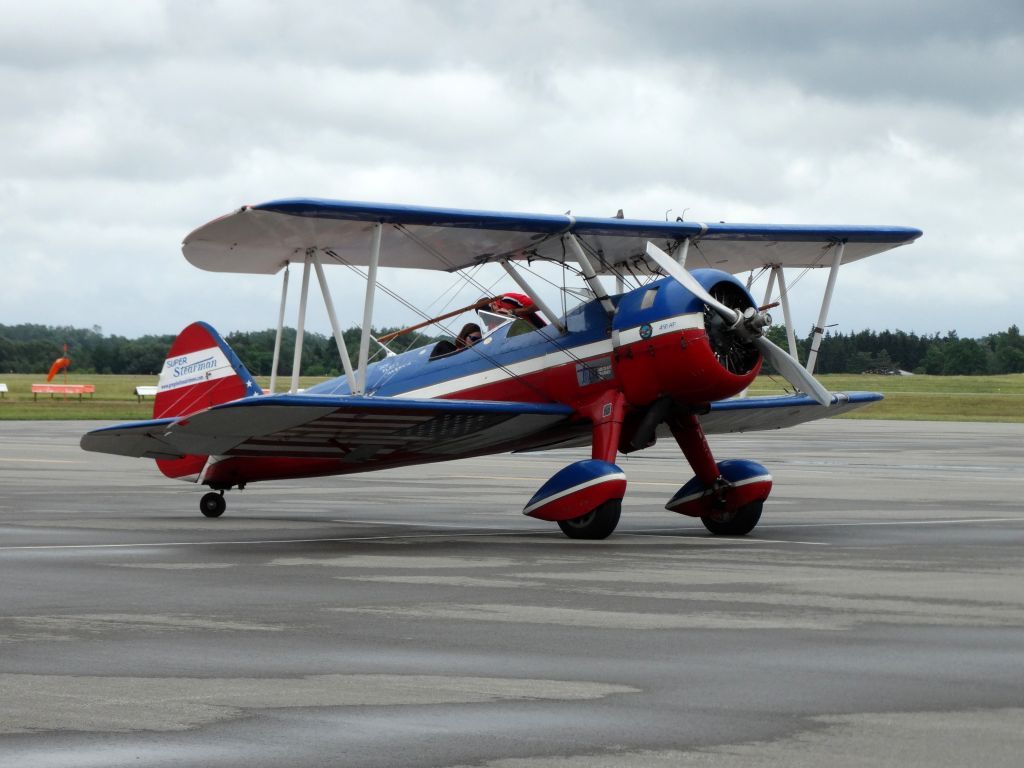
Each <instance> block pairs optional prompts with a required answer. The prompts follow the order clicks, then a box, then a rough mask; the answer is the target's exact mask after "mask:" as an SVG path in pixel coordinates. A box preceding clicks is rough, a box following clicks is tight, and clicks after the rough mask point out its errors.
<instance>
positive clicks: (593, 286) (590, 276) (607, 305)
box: [563, 233, 615, 317]
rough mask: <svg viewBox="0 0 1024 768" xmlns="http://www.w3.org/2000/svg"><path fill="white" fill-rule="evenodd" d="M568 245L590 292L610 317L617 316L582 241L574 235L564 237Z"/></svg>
mask: <svg viewBox="0 0 1024 768" xmlns="http://www.w3.org/2000/svg"><path fill="white" fill-rule="evenodd" d="M563 238H564V240H565V242H566V243H568V245H569V247H570V248H571V249H572V252H573V254H575V256H576V262H577V263H578V264H579V265H580V269H582V270H583V277H584V279H585V280H586V281H587V285H589V286H590V290H592V291H593V292H594V295H595V296H596V297H597V299H598V301H600V302H601V306H602V307H604V311H605V313H607V315H608V317H611V316H612V315H614V314H615V305H614V304H612V300H611V299H609V298H608V292H607V291H605V289H604V286H603V285H601V281H600V280H599V279H598V277H597V272H595V271H594V265H593V264H591V263H590V259H588V258H587V254H585V253H584V252H583V247H582V246H581V245H580V241H579V240H577V239H576V236H575V235H573V234H572V233H570V234H567V235H564V236H563Z"/></svg>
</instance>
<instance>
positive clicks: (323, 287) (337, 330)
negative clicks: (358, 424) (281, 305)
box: [313, 251, 356, 392]
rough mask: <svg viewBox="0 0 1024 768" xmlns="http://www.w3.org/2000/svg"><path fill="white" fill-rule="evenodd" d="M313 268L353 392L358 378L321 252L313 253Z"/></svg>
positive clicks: (350, 389)
mask: <svg viewBox="0 0 1024 768" xmlns="http://www.w3.org/2000/svg"><path fill="white" fill-rule="evenodd" d="M313 266H314V267H316V279H317V280H318V281H319V283H320V293H322V294H323V297H324V306H325V307H326V308H327V317H328V318H329V319H330V321H331V330H332V331H334V343H335V344H337V345H338V355H339V356H340V357H341V366H342V368H344V369H345V378H346V379H348V388H349V391H350V392H353V391H355V388H356V377H355V374H354V373H353V372H352V361H351V360H349V359H348V348H347V347H346V346H345V337H344V335H343V334H342V332H341V326H340V325H338V316H337V315H336V314H335V312H334V301H333V300H332V299H331V291H330V289H328V287H327V278H326V277H324V266H323V264H321V263H320V252H319V251H314V253H313Z"/></svg>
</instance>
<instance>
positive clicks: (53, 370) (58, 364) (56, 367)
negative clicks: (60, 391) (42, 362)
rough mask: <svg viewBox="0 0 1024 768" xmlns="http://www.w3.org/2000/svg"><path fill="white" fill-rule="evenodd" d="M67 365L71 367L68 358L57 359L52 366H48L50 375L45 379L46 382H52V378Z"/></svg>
mask: <svg viewBox="0 0 1024 768" xmlns="http://www.w3.org/2000/svg"><path fill="white" fill-rule="evenodd" d="M69 365H71V358H70V357H58V358H57V359H56V360H54V361H53V365H51V366H50V374H49V375H48V376H47V377H46V380H47V381H53V377H54V376H56V375H57V374H58V373H60V371H62V370H63V369H65V368H67V367H68V366H69Z"/></svg>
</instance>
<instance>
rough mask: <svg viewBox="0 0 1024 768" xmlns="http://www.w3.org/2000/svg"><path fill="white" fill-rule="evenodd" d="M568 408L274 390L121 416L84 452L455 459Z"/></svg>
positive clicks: (526, 439) (527, 434) (518, 435)
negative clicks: (170, 411)
mask: <svg viewBox="0 0 1024 768" xmlns="http://www.w3.org/2000/svg"><path fill="white" fill-rule="evenodd" d="M573 413H574V412H573V409H572V408H570V407H568V406H564V405H558V404H554V403H503V402H489V401H477V400H412V399H402V398H383V397H356V396H336V397H322V396H315V395H270V396H259V397H248V398H243V399H241V400H235V401H234V402H230V403H224V404H223V405H217V406H214V407H212V408H208V409H207V410H205V411H201V412H199V413H194V414H191V415H189V416H186V417H183V418H180V419H153V420H151V421H142V422H133V423H129V424H118V425H115V426H111V427H103V428H101V429H96V430H93V431H91V432H89V433H87V434H86V435H84V436H83V437H82V441H81V445H82V448H84V449H85V450H87V451H98V452H100V453H112V454H117V455H121V456H136V457H144V458H151V459H174V458H181V457H183V456H188V455H201V456H288V457H295V458H329V459H341V460H343V461H346V462H352V463H367V464H373V463H378V462H380V461H381V460H383V459H386V458H389V457H390V458H391V459H394V458H397V457H398V456H400V455H408V456H416V457H419V458H418V459H417V460H430V459H431V458H435V459H436V460H445V459H456V458H460V457H462V456H473V455H480V454H484V453H500V452H504V451H510V450H516V449H517V448H521V447H524V446H528V445H530V444H531V442H532V441H533V440H534V439H535V438H537V437H538V436H540V435H542V434H543V433H546V432H548V431H549V430H551V429H552V428H554V427H557V425H560V424H563V423H565V422H567V421H568V420H569V419H570V418H571V417H572V415H573Z"/></svg>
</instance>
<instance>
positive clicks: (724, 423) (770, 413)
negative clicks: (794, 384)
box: [700, 392, 882, 434]
mask: <svg viewBox="0 0 1024 768" xmlns="http://www.w3.org/2000/svg"><path fill="white" fill-rule="evenodd" d="M881 399H882V395H880V394H879V393H878V392H833V393H832V405H831V406H830V407H829V408H822V407H821V406H820V405H818V403H817V402H815V401H814V400H812V399H811V398H810V397H808V396H807V395H778V396H772V397H741V398H736V399H733V400H719V401H718V402H715V403H712V404H711V410H710V411H709V412H708V413H705V414H702V415H701V416H700V423H701V426H703V427H704V431H705V432H706V433H708V434H723V433H726V432H754V431H757V430H762V429H782V428H783V427H792V426H795V425H797V424H803V423H804V422H805V421H815V420H817V419H824V418H831V417H833V416H838V415H840V414H842V413H847V412H848V411H852V410H854V409H856V408H862V407H863V406H865V405H868V404H869V403H874V402H876V401H878V400H881Z"/></svg>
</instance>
